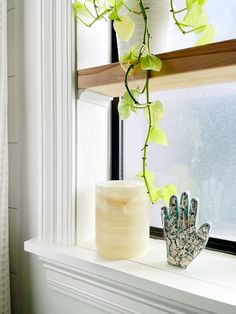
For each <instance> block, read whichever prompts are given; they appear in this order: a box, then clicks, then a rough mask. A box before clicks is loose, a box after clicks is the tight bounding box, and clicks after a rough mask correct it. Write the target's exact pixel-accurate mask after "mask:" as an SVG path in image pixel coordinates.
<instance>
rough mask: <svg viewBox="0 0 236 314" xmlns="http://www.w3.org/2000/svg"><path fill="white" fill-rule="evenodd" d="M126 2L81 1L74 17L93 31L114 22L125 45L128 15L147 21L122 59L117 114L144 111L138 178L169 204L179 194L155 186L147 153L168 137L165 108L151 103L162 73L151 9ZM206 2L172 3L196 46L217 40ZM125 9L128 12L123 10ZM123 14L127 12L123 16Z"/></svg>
mask: <svg viewBox="0 0 236 314" xmlns="http://www.w3.org/2000/svg"><path fill="white" fill-rule="evenodd" d="M129 3H130V1H127V0H107V1H105V0H78V1H76V2H75V3H74V12H75V16H76V17H77V19H78V20H79V21H81V22H82V23H83V24H84V25H86V26H88V27H91V26H92V25H93V24H94V23H95V22H96V21H98V20H101V19H105V20H112V21H113V27H114V29H115V31H116V33H117V35H118V36H119V37H120V39H121V40H123V41H129V39H130V38H131V37H132V35H133V32H134V29H135V23H134V21H133V20H132V18H131V17H130V14H129V12H132V13H133V14H137V15H139V16H140V18H143V20H144V29H143V38H142V42H140V43H136V44H135V45H133V46H131V47H130V49H129V51H127V52H126V53H125V55H123V56H121V58H120V64H121V66H122V67H123V69H124V70H125V75H124V85H125V89H126V92H125V94H124V96H123V98H122V99H121V101H120V102H119V105H118V111H119V116H120V119H123V120H125V119H128V118H129V117H130V115H131V114H133V113H136V112H137V110H143V112H144V115H145V117H146V120H147V124H148V128H147V134H146V137H145V141H144V144H143V147H142V152H143V154H142V171H140V172H139V173H138V174H137V176H138V177H139V178H140V179H142V180H143V181H144V183H145V186H146V189H147V193H148V195H149V198H150V201H151V202H152V203H153V204H154V203H157V202H158V201H159V200H160V199H164V200H165V201H166V203H167V204H168V203H169V199H170V196H171V195H173V194H176V188H175V186H174V185H173V184H168V185H166V186H164V187H162V188H160V187H157V186H156V184H155V176H154V173H153V172H152V171H151V170H150V169H149V168H148V163H147V153H148V145H149V143H155V144H159V145H167V144H168V140H167V136H166V134H165V132H164V130H162V129H161V128H160V126H159V123H160V121H161V119H162V117H163V114H164V107H163V104H162V103H161V102H160V101H159V100H156V101H154V102H153V101H151V100H150V73H151V71H156V72H160V71H161V67H162V61H161V59H160V58H159V57H158V56H155V55H154V54H153V53H152V50H151V43H150V39H151V34H150V31H149V27H148V15H147V11H148V10H149V8H147V7H145V0H136V1H134V2H133V3H134V5H133V6H132V7H130V6H129ZM205 3H206V0H186V2H185V7H184V8H181V9H176V8H175V7H174V3H173V0H170V12H171V13H172V17H173V19H174V22H175V24H176V26H177V27H178V29H179V30H180V31H181V32H182V33H183V34H184V35H185V34H188V33H192V32H194V33H195V34H197V35H198V40H197V43H196V45H202V44H206V43H209V42H211V41H212V40H213V37H214V28H213V27H212V25H210V24H209V22H208V17H207V14H206V13H205V11H204V5H205ZM124 9H125V10H124ZM123 12H127V13H126V14H124V13H123ZM140 70H141V71H143V72H144V73H145V82H144V86H143V87H142V89H140V88H138V87H137V88H136V89H130V87H129V77H130V76H132V75H134V74H135V73H136V72H137V71H140ZM140 94H145V98H146V100H145V102H144V103H141V102H140V101H139V96H140Z"/></svg>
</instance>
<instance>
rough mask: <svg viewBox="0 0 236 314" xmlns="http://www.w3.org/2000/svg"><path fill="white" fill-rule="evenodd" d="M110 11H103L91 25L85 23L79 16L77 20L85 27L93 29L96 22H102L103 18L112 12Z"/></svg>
mask: <svg viewBox="0 0 236 314" xmlns="http://www.w3.org/2000/svg"><path fill="white" fill-rule="evenodd" d="M110 11H111V10H110V9H106V10H105V11H103V12H102V13H101V14H99V15H98V16H97V17H96V18H95V19H94V20H93V21H92V22H91V23H89V24H88V23H86V22H85V21H83V20H82V19H81V18H80V17H79V16H78V15H77V16H76V18H77V19H78V20H79V21H80V22H81V23H83V24H84V25H85V26H87V27H91V26H92V25H93V24H94V23H95V22H97V21H98V20H100V19H101V18H103V17H104V16H105V15H106V14H107V13H108V12H110Z"/></svg>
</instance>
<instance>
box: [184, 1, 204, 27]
mask: <svg viewBox="0 0 236 314" xmlns="http://www.w3.org/2000/svg"><path fill="white" fill-rule="evenodd" d="M202 14H203V9H202V7H201V6H200V5H198V4H196V5H193V6H191V7H190V9H189V10H188V11H187V13H186V15H185V16H184V18H183V20H182V22H181V23H183V24H184V25H188V26H195V24H197V23H198V19H199V18H200V17H201V15H202Z"/></svg>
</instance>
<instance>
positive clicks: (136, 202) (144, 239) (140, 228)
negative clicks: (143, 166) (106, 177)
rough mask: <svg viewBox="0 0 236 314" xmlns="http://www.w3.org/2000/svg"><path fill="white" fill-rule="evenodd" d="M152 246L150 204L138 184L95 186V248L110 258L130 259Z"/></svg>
mask: <svg viewBox="0 0 236 314" xmlns="http://www.w3.org/2000/svg"><path fill="white" fill-rule="evenodd" d="M148 243H149V202H148V197H147V192H146V190H145V186H144V184H143V183H142V182H138V181H106V182H103V183H99V184H97V185H96V245H97V248H98V250H99V251H100V252H101V254H102V255H103V256H105V257H107V258H111V259H122V258H131V257H134V256H136V255H138V254H140V253H142V252H143V251H144V250H145V249H146V248H147V246H148Z"/></svg>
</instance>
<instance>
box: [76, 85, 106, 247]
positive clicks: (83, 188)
mask: <svg viewBox="0 0 236 314" xmlns="http://www.w3.org/2000/svg"><path fill="white" fill-rule="evenodd" d="M110 102H111V98H110V97H107V96H102V95H100V94H97V93H94V92H90V91H82V93H81V94H80V97H79V100H78V110H77V111H78V112H77V113H78V116H77V121H78V126H77V127H78V137H77V140H78V145H77V152H78V156H77V158H78V164H77V167H78V170H77V171H78V172H77V193H76V194H77V244H80V243H81V242H84V241H86V240H88V239H90V238H92V237H94V235H95V228H94V227H95V184H96V183H97V182H100V181H105V180H108V179H109V176H110V141H111V139H110Z"/></svg>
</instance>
